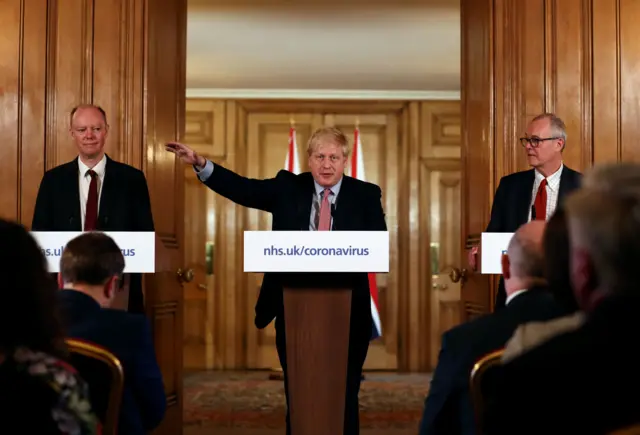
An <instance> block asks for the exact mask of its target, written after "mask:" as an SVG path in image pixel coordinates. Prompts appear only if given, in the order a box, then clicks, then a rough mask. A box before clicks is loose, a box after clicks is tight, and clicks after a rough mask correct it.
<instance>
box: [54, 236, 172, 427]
mask: <svg viewBox="0 0 640 435" xmlns="http://www.w3.org/2000/svg"><path fill="white" fill-rule="evenodd" d="M123 269H124V257H123V256H122V253H121V251H120V249H119V248H118V246H117V245H116V244H115V242H114V241H113V239H111V238H109V237H108V236H106V235H104V234H101V233H84V234H83V235H81V236H78V237H77V238H76V239H74V240H71V241H70V242H69V243H68V244H67V246H66V247H65V250H64V252H63V254H62V258H61V260H60V276H61V278H62V279H61V281H62V283H63V285H64V289H63V290H59V291H58V300H59V302H60V307H61V313H62V317H63V319H64V324H65V327H66V332H67V335H68V336H70V337H74V338H80V339H83V340H87V341H90V342H93V343H96V344H98V345H101V346H103V347H105V348H107V349H108V350H110V351H111V352H112V353H113V354H115V356H116V357H118V359H119V360H120V362H121V363H122V367H123V371H124V379H125V384H124V392H123V396H122V404H121V409H120V420H119V426H118V433H121V434H127V435H129V434H131V435H136V434H145V433H147V432H149V431H151V430H152V429H154V428H155V427H157V426H158V425H159V424H160V422H161V421H162V419H163V417H164V414H165V408H166V396H165V391H164V385H163V380H162V373H161V372H160V368H159V367H158V363H157V360H156V355H155V350H154V346H153V338H152V335H151V328H150V325H149V322H148V320H147V318H146V317H145V316H143V315H142V314H132V313H128V312H126V311H123V310H117V309H110V308H108V306H109V305H110V303H112V302H113V298H114V296H115V292H116V291H117V290H118V289H119V287H120V286H119V280H120V279H121V274H122V271H123ZM83 376H84V377H85V378H86V379H87V381H88V382H89V385H90V387H91V395H92V397H106V395H107V394H108V390H105V388H108V385H105V383H104V382H102V380H101V379H98V376H97V374H96V375H95V376H93V375H92V374H90V373H84V372H83ZM97 411H98V412H100V411H101V410H99V409H98V410H97Z"/></svg>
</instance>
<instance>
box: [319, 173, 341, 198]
mask: <svg viewBox="0 0 640 435" xmlns="http://www.w3.org/2000/svg"><path fill="white" fill-rule="evenodd" d="M343 178H344V177H340V180H338V182H337V183H336V184H334V185H333V186H332V187H330V188H329V189H331V192H333V196H335V197H338V193H340V186H342V179H343ZM313 184H314V186H315V187H316V195H318V196H320V195H322V192H323V191H324V189H325V188H324V187H322V186H321V185H319V184H318V182H317V181H316V180H313Z"/></svg>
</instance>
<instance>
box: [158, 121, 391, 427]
mask: <svg viewBox="0 0 640 435" xmlns="http://www.w3.org/2000/svg"><path fill="white" fill-rule="evenodd" d="M167 149H168V150H169V151H172V152H174V153H176V154H177V155H178V157H180V158H181V159H182V160H183V161H184V162H185V163H188V164H191V165H194V169H195V170H196V172H197V173H198V177H199V178H200V180H201V181H202V182H204V184H205V185H206V186H207V187H209V188H210V189H212V190H214V191H215V192H217V193H218V194H220V195H222V196H224V197H225V198H228V199H230V200H232V201H234V202H236V203H237V204H240V205H243V206H245V207H251V208H256V209H259V210H264V211H266V212H269V213H271V214H272V216H273V224H272V229H273V230H279V231H283V230H285V231H286V230H289V231H291V230H299V231H309V230H311V231H314V230H329V229H331V228H332V229H334V230H339V231H358V230H362V231H386V229H387V226H386V223H385V220H384V212H383V210H382V204H381V200H380V198H381V191H380V188H379V187H378V186H376V185H374V184H371V183H367V182H364V181H359V180H356V179H354V178H351V177H347V176H344V175H343V172H344V168H345V165H346V162H347V157H348V154H349V148H348V140H347V138H346V137H345V135H344V134H343V133H342V132H341V131H340V130H338V129H336V128H321V129H319V130H317V131H316V132H315V133H314V134H313V135H312V136H311V138H310V139H309V145H308V150H307V153H308V156H309V168H310V169H311V172H305V173H302V174H299V175H295V174H293V173H291V172H288V171H285V170H282V171H280V172H278V174H277V175H276V177H275V178H271V179H267V180H254V179H248V178H245V177H242V176H240V175H238V174H235V173H233V172H231V171H229V170H228V169H225V168H223V167H222V166H219V165H214V164H213V163H212V162H211V161H207V160H206V159H204V158H203V157H202V156H199V155H198V154H197V153H196V152H195V151H193V150H192V149H190V148H189V147H187V146H186V145H183V144H177V143H172V144H168V145H167ZM370 304H371V302H370V294H369V283H368V278H367V274H366V273H363V274H358V282H357V283H356V284H355V288H354V290H353V293H352V301H351V327H350V334H349V361H348V368H347V392H346V403H345V424H344V428H345V429H344V433H345V435H356V434H358V433H359V417H358V392H359V390H360V379H361V375H362V366H363V365H364V361H365V358H366V356H367V351H368V348H369V340H370V338H371V331H372V318H371V305H370ZM283 310H284V307H283V296H282V284H281V283H280V282H279V280H278V274H271V273H266V274H265V276H264V280H263V282H262V287H261V290H260V295H259V297H258V301H257V303H256V317H255V324H256V326H257V327H258V328H260V329H262V328H264V327H266V326H267V325H268V324H269V323H271V321H272V320H273V319H274V318H275V319H276V324H275V328H276V347H277V349H278V356H279V359H280V364H281V365H282V368H283V372H284V376H285V393H286V394H287V399H288V389H287V364H286V353H285V352H286V343H285V338H284V331H285V327H284V316H283ZM289 430H290V429H289V415H288V413H287V431H288V433H289Z"/></svg>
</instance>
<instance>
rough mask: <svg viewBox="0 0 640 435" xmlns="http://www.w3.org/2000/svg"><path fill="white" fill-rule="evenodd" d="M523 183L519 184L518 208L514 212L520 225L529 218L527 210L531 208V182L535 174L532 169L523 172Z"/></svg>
mask: <svg viewBox="0 0 640 435" xmlns="http://www.w3.org/2000/svg"><path fill="white" fill-rule="evenodd" d="M525 177H526V178H524V182H523V183H520V184H519V190H520V192H518V195H517V198H518V206H517V207H516V212H517V213H518V219H517V221H518V222H519V224H520V225H522V224H524V223H526V222H527V219H528V217H529V210H530V208H531V199H532V198H531V195H532V194H533V193H532V192H533V182H534V181H535V172H534V170H533V169H531V170H529V171H526V172H525Z"/></svg>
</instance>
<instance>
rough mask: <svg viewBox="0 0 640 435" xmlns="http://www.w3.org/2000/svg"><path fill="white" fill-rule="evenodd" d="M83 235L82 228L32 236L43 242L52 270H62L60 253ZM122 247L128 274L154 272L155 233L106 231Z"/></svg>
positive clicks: (32, 233) (41, 243)
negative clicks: (71, 241) (70, 242)
mask: <svg viewBox="0 0 640 435" xmlns="http://www.w3.org/2000/svg"><path fill="white" fill-rule="evenodd" d="M81 234H83V233H82V232H80V231H32V232H31V235H32V236H33V238H34V239H36V242H38V244H39V245H40V248H41V249H42V252H43V253H44V255H45V257H46V258H47V265H48V266H49V272H51V273H57V272H59V271H60V255H61V254H62V250H63V249H64V247H65V246H66V245H67V243H68V242H69V241H70V240H71V239H74V238H76V237H77V236H79V235H81ZM104 234H106V235H107V236H109V237H111V238H112V239H113V240H114V242H116V244H117V245H118V247H120V250H121V251H122V254H123V255H124V263H125V267H124V272H125V273H155V269H156V233H154V232H152V231H151V232H146V231H145V232H137V231H136V232H127V231H113V232H109V231H105V232H104Z"/></svg>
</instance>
